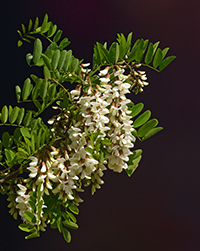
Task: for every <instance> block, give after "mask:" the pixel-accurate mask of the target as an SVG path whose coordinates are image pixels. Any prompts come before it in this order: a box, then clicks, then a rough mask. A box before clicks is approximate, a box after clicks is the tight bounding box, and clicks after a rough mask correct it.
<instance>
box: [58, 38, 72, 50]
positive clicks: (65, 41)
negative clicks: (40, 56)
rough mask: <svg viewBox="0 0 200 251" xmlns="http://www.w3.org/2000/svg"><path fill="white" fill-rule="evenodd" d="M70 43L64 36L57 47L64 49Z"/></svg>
mask: <svg viewBox="0 0 200 251" xmlns="http://www.w3.org/2000/svg"><path fill="white" fill-rule="evenodd" d="M69 44H70V41H69V40H68V38H67V37H66V38H64V39H63V40H62V41H61V42H60V45H59V47H60V48H61V49H64V48H65V47H66V46H67V45H69Z"/></svg>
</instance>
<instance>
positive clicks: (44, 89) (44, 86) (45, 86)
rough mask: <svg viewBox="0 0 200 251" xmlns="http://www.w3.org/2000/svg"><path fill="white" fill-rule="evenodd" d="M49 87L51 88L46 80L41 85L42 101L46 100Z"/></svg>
mask: <svg viewBox="0 0 200 251" xmlns="http://www.w3.org/2000/svg"><path fill="white" fill-rule="evenodd" d="M48 87H49V83H48V81H47V80H46V79H44V80H43V82H42V85H41V89H40V97H41V98H42V99H45V97H46V95H47V90H48Z"/></svg>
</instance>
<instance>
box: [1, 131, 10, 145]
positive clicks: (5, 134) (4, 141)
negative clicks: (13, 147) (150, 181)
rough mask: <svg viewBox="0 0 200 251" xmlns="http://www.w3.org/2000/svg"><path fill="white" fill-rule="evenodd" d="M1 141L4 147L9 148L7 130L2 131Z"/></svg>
mask: <svg viewBox="0 0 200 251" xmlns="http://www.w3.org/2000/svg"><path fill="white" fill-rule="evenodd" d="M2 143H3V146H4V147H5V148H9V145H10V134H9V133H8V132H4V133H3V135H2Z"/></svg>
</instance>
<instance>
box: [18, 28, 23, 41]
mask: <svg viewBox="0 0 200 251" xmlns="http://www.w3.org/2000/svg"><path fill="white" fill-rule="evenodd" d="M17 32H18V34H19V35H20V37H21V38H22V37H23V36H22V33H21V31H19V30H17ZM19 41H21V40H19Z"/></svg>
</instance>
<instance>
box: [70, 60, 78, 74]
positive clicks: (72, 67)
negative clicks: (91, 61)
mask: <svg viewBox="0 0 200 251" xmlns="http://www.w3.org/2000/svg"><path fill="white" fill-rule="evenodd" d="M78 65H79V60H78V59H77V58H74V57H73V58H72V60H71V63H70V66H69V68H70V69H69V70H70V72H72V73H73V72H75V71H76V70H77V68H78Z"/></svg>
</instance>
